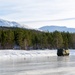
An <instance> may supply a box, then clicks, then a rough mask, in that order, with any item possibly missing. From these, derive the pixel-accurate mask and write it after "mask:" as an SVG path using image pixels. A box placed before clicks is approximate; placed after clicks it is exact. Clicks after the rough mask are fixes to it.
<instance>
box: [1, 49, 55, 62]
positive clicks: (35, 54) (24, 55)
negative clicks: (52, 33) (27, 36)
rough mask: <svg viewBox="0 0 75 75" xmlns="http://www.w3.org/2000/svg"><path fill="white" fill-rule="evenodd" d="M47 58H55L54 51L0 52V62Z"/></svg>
mask: <svg viewBox="0 0 75 75" xmlns="http://www.w3.org/2000/svg"><path fill="white" fill-rule="evenodd" d="M49 56H56V50H30V51H27V50H0V60H2V61H6V60H9V61H10V59H15V60H16V59H17V60H21V59H27V60H31V59H32V60H33V59H39V58H43V57H49Z"/></svg>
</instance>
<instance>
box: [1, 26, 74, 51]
mask: <svg viewBox="0 0 75 75" xmlns="http://www.w3.org/2000/svg"><path fill="white" fill-rule="evenodd" d="M14 46H19V47H20V49H27V50H29V49H56V48H75V33H69V32H66V33H65V32H58V31H54V32H51V33H50V32H40V31H36V30H28V29H23V28H8V27H0V49H13V48H14Z"/></svg>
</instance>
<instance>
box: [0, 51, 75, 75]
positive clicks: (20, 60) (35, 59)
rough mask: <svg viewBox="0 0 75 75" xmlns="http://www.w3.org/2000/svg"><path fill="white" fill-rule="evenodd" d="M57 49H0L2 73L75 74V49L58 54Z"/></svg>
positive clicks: (35, 74) (27, 74) (10, 74)
mask: <svg viewBox="0 0 75 75" xmlns="http://www.w3.org/2000/svg"><path fill="white" fill-rule="evenodd" d="M56 53H57V51H56V50H43V51H42V50H32V51H24V50H23V51H21V50H19V51H18V50H3V51H2V50H0V75H75V51H74V50H70V56H64V57H63V56H61V57H58V56H57V54H56Z"/></svg>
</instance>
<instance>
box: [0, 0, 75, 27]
mask: <svg viewBox="0 0 75 75" xmlns="http://www.w3.org/2000/svg"><path fill="white" fill-rule="evenodd" d="M0 17H1V18H3V19H6V20H14V21H17V22H24V23H25V24H30V23H32V24H34V25H37V23H38V24H40V25H42V24H44V23H47V24H55V23H56V24H57V22H58V21H60V22H61V21H67V22H68V21H70V20H74V19H75V0H0ZM52 22H53V23H52ZM54 22H55V23H54ZM61 23H63V22H61ZM64 23H65V22H64ZM71 23H72V21H71ZM65 24H66V23H65ZM31 26H33V25H31ZM37 27H38V26H37Z"/></svg>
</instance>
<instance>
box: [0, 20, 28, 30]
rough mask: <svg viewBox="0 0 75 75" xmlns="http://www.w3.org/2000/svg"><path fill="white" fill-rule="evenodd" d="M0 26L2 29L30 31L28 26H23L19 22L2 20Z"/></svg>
mask: <svg viewBox="0 0 75 75" xmlns="http://www.w3.org/2000/svg"><path fill="white" fill-rule="evenodd" d="M0 26H2V27H20V28H27V29H29V27H28V26H26V25H22V24H19V23H17V22H14V21H7V20H3V19H0Z"/></svg>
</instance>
